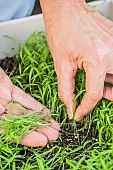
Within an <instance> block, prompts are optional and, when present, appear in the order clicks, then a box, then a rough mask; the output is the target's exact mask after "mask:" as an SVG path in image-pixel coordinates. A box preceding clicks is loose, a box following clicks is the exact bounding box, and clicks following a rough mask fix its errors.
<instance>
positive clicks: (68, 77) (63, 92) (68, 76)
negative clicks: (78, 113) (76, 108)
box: [56, 60, 77, 119]
mask: <svg viewBox="0 0 113 170" xmlns="http://www.w3.org/2000/svg"><path fill="white" fill-rule="evenodd" d="M76 70H77V69H76V68H74V67H73V66H72V64H71V63H69V62H68V61H67V62H66V60H65V61H64V62H62V64H61V66H60V68H59V67H58V69H57V70H56V72H57V79H58V96H59V98H60V99H61V100H62V101H63V103H64V104H65V106H66V108H67V113H68V116H69V119H72V117H73V101H72V100H73V99H74V97H75V94H74V90H75V79H74V77H75V74H76Z"/></svg>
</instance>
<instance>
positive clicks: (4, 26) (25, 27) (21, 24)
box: [0, 15, 45, 58]
mask: <svg viewBox="0 0 113 170" xmlns="http://www.w3.org/2000/svg"><path fill="white" fill-rule="evenodd" d="M43 30H45V27H44V23H43V17H42V15H34V16H30V17H26V18H23V19H17V20H11V21H7V22H1V23H0V58H4V57H6V54H7V53H10V55H12V56H13V55H14V54H15V53H16V52H17V51H18V44H16V42H14V41H12V40H10V39H8V38H6V37H4V35H8V36H10V37H13V38H15V39H17V40H18V41H19V42H23V41H25V40H26V38H28V36H30V34H31V33H33V32H34V31H43ZM12 48H14V49H15V50H12ZM12 51H13V52H12Z"/></svg>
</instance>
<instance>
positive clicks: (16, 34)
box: [0, 0, 113, 59]
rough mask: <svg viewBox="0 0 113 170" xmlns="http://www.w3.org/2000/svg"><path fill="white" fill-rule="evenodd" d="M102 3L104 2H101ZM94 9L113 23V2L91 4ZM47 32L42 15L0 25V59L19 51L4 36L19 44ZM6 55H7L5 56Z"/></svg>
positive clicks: (110, 0)
mask: <svg viewBox="0 0 113 170" xmlns="http://www.w3.org/2000/svg"><path fill="white" fill-rule="evenodd" d="M101 1H102V0H101ZM91 5H93V6H95V7H94V8H95V9H96V10H98V11H100V12H101V13H102V14H103V15H104V16H105V17H107V18H109V19H111V20H112V21H113V0H106V1H105V2H104V3H103V2H101V3H96V2H94V3H93V4H91ZM43 30H45V27H44V23H43V17H42V15H41V14H40V15H34V16H31V17H27V18H23V19H17V20H12V21H7V22H1V23H0V59H1V58H4V57H6V54H7V53H10V52H11V51H12V48H14V49H15V50H14V51H13V52H12V53H11V55H12V56H13V55H14V54H15V53H16V52H17V51H18V45H17V44H16V43H15V42H14V41H11V40H10V39H8V38H6V37H4V35H8V36H11V37H13V38H15V39H17V40H18V41H19V42H23V41H25V39H26V38H27V37H28V36H29V35H30V34H31V33H32V32H34V31H43ZM4 53H5V54H4Z"/></svg>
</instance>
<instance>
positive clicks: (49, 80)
mask: <svg viewBox="0 0 113 170" xmlns="http://www.w3.org/2000/svg"><path fill="white" fill-rule="evenodd" d="M8 61H9V62H8ZM11 61H12V62H11ZM5 63H6V66H7V67H6V66H5ZM7 63H9V65H7ZM13 63H14V64H13ZM0 66H1V67H3V68H4V69H5V70H6V72H7V73H8V74H9V76H10V78H11V80H12V81H13V83H14V84H15V85H17V86H18V87H20V88H21V89H23V90H24V91H25V92H26V93H28V94H30V95H31V96H33V97H34V98H35V99H36V100H38V101H39V102H41V103H42V104H44V105H45V106H46V107H47V108H49V110H50V111H51V113H52V115H51V116H52V118H54V119H55V120H56V121H58V122H59V123H60V132H59V138H58V140H57V141H52V142H49V143H48V144H47V146H45V147H41V148H30V147H25V146H21V145H19V144H18V143H17V144H16V145H15V144H14V143H13V142H12V139H16V138H17V136H16V135H17V131H18V132H20V133H21V134H22V132H23V134H26V133H27V132H28V131H29V130H31V129H32V128H35V127H36V126H40V125H41V122H42V120H43V119H46V118H47V117H45V116H44V117H43V116H42V114H41V113H38V116H37V113H31V114H30V115H29V116H28V115H26V114H22V115H21V116H20V117H19V116H15V115H11V114H10V113H9V117H8V118H6V117H2V121H1V122H0V124H1V125H2V126H4V129H6V130H5V134H6V136H7V138H6V137H5V136H4V135H3V134H2V132H0V133H1V136H0V169H2V170H5V169H7V170H10V169H12V170H15V169H19V170H23V169H24V170H34V169H40V170H44V169H46V170H65V169H73V170H85V169H86V170H87V169H90V170H95V169H105V170H107V169H111V170H112V169H113V102H112V101H108V100H105V99H102V100H101V101H99V102H98V104H97V105H96V107H95V108H94V109H93V111H92V112H91V113H90V114H89V115H88V116H87V117H85V118H84V119H83V120H81V121H80V122H75V121H72V122H70V121H69V120H68V118H67V113H66V109H65V106H64V104H63V103H62V102H61V101H60V100H59V98H58V88H57V78H56V73H55V70H54V64H53V59H52V56H51V53H50V51H49V48H48V45H47V40H46V35H45V33H37V32H34V33H33V34H31V35H30V37H29V38H28V39H27V40H26V41H25V42H24V43H23V44H20V48H19V52H18V54H17V55H16V56H15V57H13V58H12V59H11V58H7V59H5V60H2V61H1V62H0ZM75 79H76V87H75V93H76V96H77V100H78V104H79V103H80V102H81V100H82V97H83V95H84V92H85V79H86V77H85V72H84V70H83V69H81V70H78V72H77V75H76V77H75ZM46 120H47V119H46ZM20 124H21V126H20ZM18 125H19V126H18ZM48 125H49V123H47V124H46V125H45V126H48ZM6 139H8V140H6ZM9 139H10V140H9Z"/></svg>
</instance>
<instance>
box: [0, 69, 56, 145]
mask: <svg viewBox="0 0 113 170" xmlns="http://www.w3.org/2000/svg"><path fill="white" fill-rule="evenodd" d="M13 101H16V102H17V103H19V104H14V103H13ZM24 108H25V109H26V114H27V113H29V112H33V111H40V110H42V109H43V110H45V112H46V113H47V112H49V111H48V110H47V109H46V108H45V107H44V106H43V105H42V104H41V103H39V102H37V101H36V100H35V99H34V98H32V97H31V96H30V95H28V94H26V93H25V92H24V91H22V90H21V89H20V88H18V87H17V86H15V85H13V84H12V82H11V80H10V78H9V77H8V76H7V75H6V74H5V72H4V71H3V70H2V69H1V68H0V115H4V116H7V114H6V113H8V111H10V112H11V113H12V114H16V115H20V116H21V109H24ZM50 122H51V126H49V127H39V128H38V131H31V132H30V133H28V134H27V135H26V136H24V137H23V138H22V139H21V141H20V144H22V145H26V146H32V147H37V146H45V145H46V144H47V142H48V141H51V140H56V139H57V138H58V131H59V124H58V123H57V122H56V121H54V120H53V119H50Z"/></svg>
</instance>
